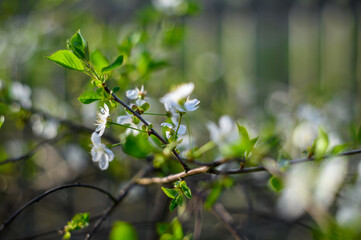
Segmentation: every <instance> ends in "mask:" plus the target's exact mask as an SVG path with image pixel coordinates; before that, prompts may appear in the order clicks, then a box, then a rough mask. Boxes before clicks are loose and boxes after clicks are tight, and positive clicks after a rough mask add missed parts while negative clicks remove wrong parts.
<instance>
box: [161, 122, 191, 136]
mask: <svg viewBox="0 0 361 240" xmlns="http://www.w3.org/2000/svg"><path fill="white" fill-rule="evenodd" d="M161 126H162V127H165V128H167V130H166V132H165V134H166V137H167V138H168V139H169V138H170V137H171V133H172V132H175V131H176V130H177V128H178V124H177V123H176V124H171V123H166V122H164V123H162V124H161ZM186 132H187V128H186V126H184V125H182V124H181V125H179V128H178V132H177V134H178V136H182V135H185V134H186Z"/></svg>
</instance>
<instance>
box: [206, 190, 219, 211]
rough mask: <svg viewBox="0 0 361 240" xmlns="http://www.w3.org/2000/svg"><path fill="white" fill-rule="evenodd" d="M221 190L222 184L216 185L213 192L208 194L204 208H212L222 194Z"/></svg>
mask: <svg viewBox="0 0 361 240" xmlns="http://www.w3.org/2000/svg"><path fill="white" fill-rule="evenodd" d="M221 192H222V186H221V185H220V184H217V185H216V186H214V187H213V188H212V190H211V192H210V193H209V194H208V196H207V199H206V201H205V202H204V208H205V209H210V208H212V206H213V204H214V203H215V202H216V201H217V199H218V198H219V196H220V195H221Z"/></svg>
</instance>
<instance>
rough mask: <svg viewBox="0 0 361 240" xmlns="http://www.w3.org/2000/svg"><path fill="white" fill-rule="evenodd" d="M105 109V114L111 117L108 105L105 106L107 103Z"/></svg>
mask: <svg viewBox="0 0 361 240" xmlns="http://www.w3.org/2000/svg"><path fill="white" fill-rule="evenodd" d="M104 109H105V113H106V114H107V115H109V107H108V105H107V104H105V103H104ZM107 117H108V116H107Z"/></svg>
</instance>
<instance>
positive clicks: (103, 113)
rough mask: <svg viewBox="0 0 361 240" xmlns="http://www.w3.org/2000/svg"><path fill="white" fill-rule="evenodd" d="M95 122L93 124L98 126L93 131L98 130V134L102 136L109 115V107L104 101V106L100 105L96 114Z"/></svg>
mask: <svg viewBox="0 0 361 240" xmlns="http://www.w3.org/2000/svg"><path fill="white" fill-rule="evenodd" d="M97 117H98V119H97V123H96V124H95V125H98V127H97V128H96V129H95V132H99V136H102V135H103V133H104V131H105V127H106V125H107V120H108V117H109V107H108V105H106V104H105V103H104V108H102V107H100V112H99V113H98V114H97Z"/></svg>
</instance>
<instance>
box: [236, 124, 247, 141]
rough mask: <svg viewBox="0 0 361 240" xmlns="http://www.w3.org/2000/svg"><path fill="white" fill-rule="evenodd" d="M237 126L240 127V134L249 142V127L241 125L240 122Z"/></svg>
mask: <svg viewBox="0 0 361 240" xmlns="http://www.w3.org/2000/svg"><path fill="white" fill-rule="evenodd" d="M237 127H238V133H239V136H240V137H241V138H242V139H243V141H245V142H248V141H249V136H248V131H247V129H246V128H245V127H243V126H241V125H239V124H238V123H237Z"/></svg>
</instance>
